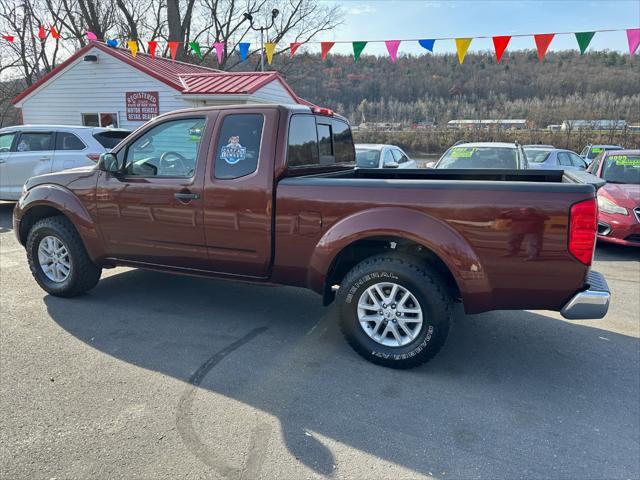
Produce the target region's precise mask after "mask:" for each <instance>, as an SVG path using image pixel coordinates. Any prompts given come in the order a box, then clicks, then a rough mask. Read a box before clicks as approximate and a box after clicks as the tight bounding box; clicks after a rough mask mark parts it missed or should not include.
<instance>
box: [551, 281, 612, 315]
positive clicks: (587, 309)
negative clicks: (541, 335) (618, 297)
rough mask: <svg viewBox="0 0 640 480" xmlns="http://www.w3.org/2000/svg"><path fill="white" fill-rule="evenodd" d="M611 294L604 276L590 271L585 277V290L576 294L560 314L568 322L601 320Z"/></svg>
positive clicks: (607, 308) (605, 312) (607, 307)
mask: <svg viewBox="0 0 640 480" xmlns="http://www.w3.org/2000/svg"><path fill="white" fill-rule="evenodd" d="M610 299H611V293H610V292H609V286H608V285H607V281H606V280H605V279H604V276H603V275H602V274H601V273H598V272H594V271H591V272H589V275H588V276H587V289H586V290H583V291H582V292H578V293H576V294H575V295H574V296H573V298H572V299H571V300H569V301H568V302H567V304H566V305H565V306H564V307H562V310H560V313H561V314H562V316H563V317H564V318H567V319H569V320H589V319H598V318H603V317H604V316H605V315H606V314H607V311H608V310H609V300H610Z"/></svg>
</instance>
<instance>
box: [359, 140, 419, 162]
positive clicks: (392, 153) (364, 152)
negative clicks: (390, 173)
mask: <svg viewBox="0 0 640 480" xmlns="http://www.w3.org/2000/svg"><path fill="white" fill-rule="evenodd" d="M356 164H357V166H358V167H360V168H418V165H417V164H416V161H415V160H411V159H410V158H409V156H408V155H407V154H406V153H404V151H403V150H402V149H401V148H400V147H396V146H395V145H383V144H378V143H359V144H357V145H356Z"/></svg>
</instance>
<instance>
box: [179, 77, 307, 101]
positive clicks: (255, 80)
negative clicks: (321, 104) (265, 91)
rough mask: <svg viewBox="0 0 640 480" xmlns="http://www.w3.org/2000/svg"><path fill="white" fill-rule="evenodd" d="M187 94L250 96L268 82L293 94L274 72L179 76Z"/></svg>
mask: <svg viewBox="0 0 640 480" xmlns="http://www.w3.org/2000/svg"><path fill="white" fill-rule="evenodd" d="M180 79H181V80H182V83H183V84H184V89H183V91H182V93H187V94H205V95H206V94H225V95H233V94H251V93H254V92H255V91H256V90H258V89H259V88H261V87H263V86H264V85H266V84H267V83H269V82H272V81H274V80H275V81H278V82H280V83H281V84H282V86H283V87H284V88H285V89H286V90H287V91H288V92H289V93H290V94H291V95H292V96H293V97H294V98H296V95H295V93H293V91H292V90H291V88H290V87H289V86H288V85H287V84H286V83H285V82H284V80H282V78H281V77H280V75H278V74H277V73H276V72H223V73H206V74H202V73H199V74H187V75H180Z"/></svg>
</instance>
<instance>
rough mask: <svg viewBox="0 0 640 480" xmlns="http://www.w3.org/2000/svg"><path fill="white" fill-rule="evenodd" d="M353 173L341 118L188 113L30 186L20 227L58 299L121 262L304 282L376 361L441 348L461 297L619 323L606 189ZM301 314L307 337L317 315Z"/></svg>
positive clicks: (38, 273) (282, 109)
mask: <svg viewBox="0 0 640 480" xmlns="http://www.w3.org/2000/svg"><path fill="white" fill-rule="evenodd" d="M473 148H475V147H473ZM477 148H483V147H477ZM505 150H508V149H506V148H505ZM510 150H513V149H510ZM517 156H518V155H517V153H514V152H512V153H510V155H509V157H508V158H509V160H510V161H513V162H515V160H514V159H515V157H517ZM471 158H473V156H472V157H471ZM354 166H355V149H354V146H353V141H352V138H351V131H350V129H349V124H348V123H347V121H346V120H345V119H344V118H343V117H341V116H339V115H335V114H333V113H332V112H331V111H330V110H327V109H319V108H313V109H312V108H309V107H305V106H302V105H297V106H278V105H243V106H227V107H203V108H199V109H191V110H180V111H176V112H172V113H168V114H164V115H161V116H159V117H156V118H155V119H153V120H151V121H150V122H148V123H147V124H145V125H144V126H143V127H141V128H140V129H138V130H136V132H134V133H133V134H132V135H131V136H130V137H128V138H127V139H125V140H124V142H122V143H120V144H119V145H118V146H117V147H115V148H114V150H113V151H112V152H111V153H105V154H103V155H102V158H101V160H100V162H99V163H98V164H97V165H94V166H91V167H83V168H77V169H73V170H68V171H66V172H58V173H52V174H48V175H42V176H39V177H34V178H31V179H30V180H28V181H27V183H26V185H25V189H24V193H23V195H22V197H21V198H20V201H19V202H18V204H17V206H16V207H15V209H14V217H13V229H14V232H15V234H16V235H17V237H18V239H19V241H20V243H21V244H22V245H24V247H25V249H26V252H27V259H28V262H29V266H30V268H31V272H32V274H33V276H34V278H35V280H36V282H37V283H38V284H39V285H40V286H41V287H42V288H43V289H44V290H45V291H46V292H48V293H50V294H51V295H55V296H60V297H70V296H73V295H78V294H81V293H83V292H86V291H87V290H90V289H91V288H93V287H95V286H96V284H97V283H98V281H99V279H100V274H101V271H102V269H103V268H110V267H114V266H116V265H128V266H133V267H140V268H150V269H154V270H161V271H167V272H173V273H183V274H189V275H200V276H205V277H220V278H226V279H228V280H234V279H235V280H248V281H252V282H264V283H270V284H285V285H293V286H298V287H305V288H308V289H311V290H313V291H315V292H317V293H318V294H320V295H322V298H323V302H324V304H329V303H331V302H332V301H334V299H335V301H337V302H338V311H339V315H340V324H341V328H342V331H343V333H344V335H345V337H346V339H347V341H348V342H349V343H350V344H351V345H352V346H353V348H354V349H355V350H356V351H357V352H358V353H359V354H360V355H362V356H363V357H365V358H367V359H368V360H370V361H372V362H375V363H378V364H382V365H386V366H390V367H395V368H408V367H413V366H416V365H418V364H420V363H422V362H424V361H426V360H428V359H429V358H431V357H432V356H434V355H435V354H436V353H437V352H438V350H439V349H440V347H441V346H442V345H443V343H444V341H445V338H446V337H447V333H448V331H449V324H450V319H451V312H452V305H451V304H452V302H453V301H456V300H457V299H459V301H461V302H462V303H463V305H464V308H465V310H466V311H467V312H468V313H478V312H484V311H488V310H495V309H509V310H511V309H545V310H559V311H560V312H561V313H562V315H564V316H565V317H566V318H571V319H584V318H602V317H603V316H604V315H605V314H606V312H607V309H608V305H609V297H610V294H609V291H608V288H607V285H606V281H605V280H604V277H602V275H600V274H598V273H596V272H594V271H591V270H590V265H591V261H592V258H593V252H594V246H595V239H596V224H597V219H596V214H597V206H596V188H597V187H598V186H599V185H601V184H603V183H604V182H603V181H602V180H600V179H597V178H596V177H594V176H592V175H589V174H587V173H586V172H569V173H567V172H565V173H564V174H563V172H560V171H558V172H552V173H551V174H549V175H544V176H541V175H537V174H535V173H533V174H532V173H531V172H528V171H515V172H513V171H512V172H511V173H510V175H509V176H506V177H505V178H507V179H508V180H509V181H502V180H501V179H502V177H503V176H505V174H504V173H503V172H496V171H491V170H473V171H471V170H470V171H467V172H459V171H458V172H456V171H449V170H440V171H438V170H424V169H414V170H404V169H359V168H354ZM505 166H509V165H505ZM549 219H553V221H550V220H549ZM248 301H250V299H248ZM205 313H208V314H211V315H215V312H205ZM290 313H291V319H292V322H291V328H296V327H295V316H296V315H304V312H293V311H292V312H290ZM256 314H259V311H256ZM87 321H90V320H89V319H88V320H87Z"/></svg>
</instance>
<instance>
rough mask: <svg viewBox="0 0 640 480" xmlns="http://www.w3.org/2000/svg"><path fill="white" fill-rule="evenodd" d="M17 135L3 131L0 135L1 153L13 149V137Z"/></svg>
mask: <svg viewBox="0 0 640 480" xmlns="http://www.w3.org/2000/svg"><path fill="white" fill-rule="evenodd" d="M15 136H16V134H15V133H13V132H12V133H3V134H2V135H0V153H4V152H9V151H11V145H12V144H13V139H14V137H15Z"/></svg>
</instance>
